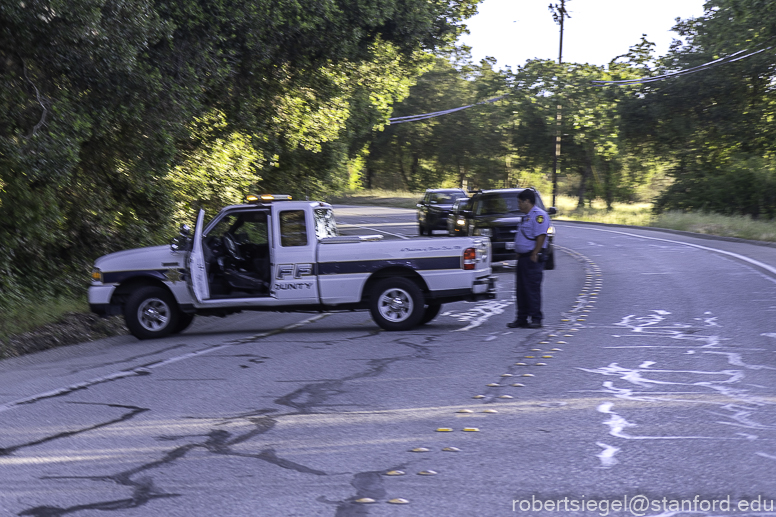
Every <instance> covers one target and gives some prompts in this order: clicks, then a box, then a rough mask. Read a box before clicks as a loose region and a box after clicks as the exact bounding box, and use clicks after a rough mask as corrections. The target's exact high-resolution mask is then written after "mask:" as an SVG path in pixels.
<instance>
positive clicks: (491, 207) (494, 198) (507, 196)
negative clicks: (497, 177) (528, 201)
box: [466, 187, 557, 269]
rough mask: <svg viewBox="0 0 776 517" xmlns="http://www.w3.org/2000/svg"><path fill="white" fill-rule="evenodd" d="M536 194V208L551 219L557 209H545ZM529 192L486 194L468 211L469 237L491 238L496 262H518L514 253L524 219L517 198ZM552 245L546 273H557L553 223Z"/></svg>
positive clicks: (474, 200) (475, 199)
mask: <svg viewBox="0 0 776 517" xmlns="http://www.w3.org/2000/svg"><path fill="white" fill-rule="evenodd" d="M528 188H530V189H531V190H533V191H534V192H536V206H538V207H539V208H541V209H542V210H545V211H546V212H547V213H548V214H549V215H554V214H556V213H557V210H556V209H555V207H550V208H545V206H544V202H543V201H542V197H541V196H540V195H539V192H537V191H536V189H534V188H533V187H528ZM523 190H525V189H522V188H511V189H498V190H483V191H480V192H477V193H476V194H474V196H472V198H471V209H470V210H467V211H466V225H467V235H470V236H477V235H482V236H485V237H490V243H491V247H492V250H493V251H492V253H493V255H492V257H493V262H496V261H499V260H514V259H516V258H517V255H516V254H515V250H514V245H513V243H514V240H515V233H517V224H518V223H519V222H520V221H521V220H522V219H523V213H522V212H521V211H520V208H519V207H518V204H517V195H518V194H519V193H520V192H522V191H523ZM547 238H548V239H549V244H548V247H547V253H548V255H547V261H546V262H545V264H544V268H545V269H555V249H554V247H553V244H554V241H555V226H554V225H553V224H552V223H550V229H549V230H548V231H547Z"/></svg>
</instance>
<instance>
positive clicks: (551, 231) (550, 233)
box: [547, 226, 555, 236]
mask: <svg viewBox="0 0 776 517" xmlns="http://www.w3.org/2000/svg"><path fill="white" fill-rule="evenodd" d="M547 235H548V236H551V235H555V227H554V226H550V227H549V228H547Z"/></svg>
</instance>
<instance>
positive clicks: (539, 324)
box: [526, 320, 542, 329]
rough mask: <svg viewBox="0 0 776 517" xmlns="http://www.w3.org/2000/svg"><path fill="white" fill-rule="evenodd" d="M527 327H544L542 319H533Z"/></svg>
mask: <svg viewBox="0 0 776 517" xmlns="http://www.w3.org/2000/svg"><path fill="white" fill-rule="evenodd" d="M526 328H529V329H540V328H542V320H539V321H532V322H531V323H529V324H528V325H526Z"/></svg>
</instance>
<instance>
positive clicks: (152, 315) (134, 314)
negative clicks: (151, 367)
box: [124, 286, 180, 339]
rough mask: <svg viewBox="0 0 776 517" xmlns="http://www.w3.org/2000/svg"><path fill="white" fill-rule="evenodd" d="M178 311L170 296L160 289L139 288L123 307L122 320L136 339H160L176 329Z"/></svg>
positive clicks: (151, 287)
mask: <svg viewBox="0 0 776 517" xmlns="http://www.w3.org/2000/svg"><path fill="white" fill-rule="evenodd" d="M179 315H180V310H179V309H178V304H177V303H176V302H175V300H174V299H173V297H172V295H171V294H170V293H169V292H168V291H166V290H165V289H162V288H161V287H154V286H147V287H141V288H139V289H138V290H136V291H135V292H133V293H132V294H131V295H130V296H129V298H128V299H127V303H126V305H125V306H124V320H125V321H126V323H127V328H128V329H129V332H130V334H132V335H133V336H135V337H136V338H138V339H153V338H160V337H164V336H167V335H169V334H171V333H172V332H173V331H175V329H177V327H178V318H179Z"/></svg>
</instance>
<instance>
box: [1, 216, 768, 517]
mask: <svg viewBox="0 0 776 517" xmlns="http://www.w3.org/2000/svg"><path fill="white" fill-rule="evenodd" d="M336 214H337V218H338V221H339V222H340V225H341V226H342V231H343V233H359V234H374V233H381V234H383V235H385V236H386V238H395V239H408V238H418V237H416V234H417V228H416V225H415V224H414V215H413V212H412V211H409V210H401V209H381V208H373V209H364V208H347V207H341V208H338V209H337V210H336ZM557 228H558V234H557V238H556V243H557V245H558V249H557V252H556V264H557V265H556V269H555V270H553V271H547V272H546V273H545V280H544V312H545V324H546V325H545V328H544V329H541V330H529V329H515V330H512V329H508V328H506V323H507V322H508V321H511V320H512V319H513V318H514V311H515V307H514V301H513V289H514V281H513V269H512V268H511V267H510V264H509V263H506V264H503V263H499V264H497V265H496V267H495V271H496V273H497V274H498V275H499V283H498V287H499V296H498V299H497V300H491V301H487V302H480V303H456V304H449V305H446V306H444V307H443V309H442V312H441V313H440V316H438V317H437V319H435V320H434V321H433V322H431V323H430V324H428V325H426V326H425V327H422V328H419V329H417V330H413V331H411V332H384V331H381V330H380V329H379V328H378V327H377V326H376V325H375V324H374V323H373V322H372V321H371V319H370V317H369V315H368V313H364V312H354V313H341V314H328V315H321V314H275V313H246V314H240V315H234V316H231V317H228V318H224V319H219V318H198V319H197V320H196V321H195V323H194V325H192V327H191V328H190V329H189V330H188V331H186V332H185V333H183V334H181V335H179V336H175V337H171V338H168V339H162V340H157V341H143V342H141V341H137V340H136V339H134V338H133V337H130V336H122V337H117V338H111V339H105V340H100V341H95V342H90V343H83V344H80V345H77V346H71V347H67V348H62V349H55V350H50V351H46V352H42V353H38V354H34V355H30V356H26V357H21V358H17V359H12V360H5V361H2V362H0V515H32V516H39V517H49V516H51V517H53V516H60V515H76V516H79V517H81V516H97V515H100V516H105V515H126V516H304V517H307V516H319V515H320V516H338V517H348V516H366V515H369V516H413V517H415V516H472V515H474V516H500V515H514V514H523V515H531V516H534V515H541V516H544V515H548V516H549V515H568V516H571V515H591V516H592V515H602V516H605V515H650V516H662V517H671V516H685V515H687V516H690V515H693V516H722V515H725V516H727V515H737V516H755V515H757V516H762V515H776V509H774V500H776V481H775V480H776V382H774V381H775V380H776V374H775V371H776V357H775V355H776V354H774V350H776V317H775V316H776V248H772V247H764V246H755V245H751V244H746V243H736V242H727V241H716V240H707V239H698V238H694V237H688V236H681V235H675V234H670V233H663V232H655V231H648V230H638V229H626V228H614V227H603V226H593V225H580V224H571V223H562V222H559V223H557ZM434 238H439V239H445V238H447V237H445V236H442V235H439V236H435V237H434ZM440 429H450V430H449V431H444V430H440ZM466 429H471V430H468V431H467V430H466ZM389 474H397V475H389ZM369 501H374V502H369Z"/></svg>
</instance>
